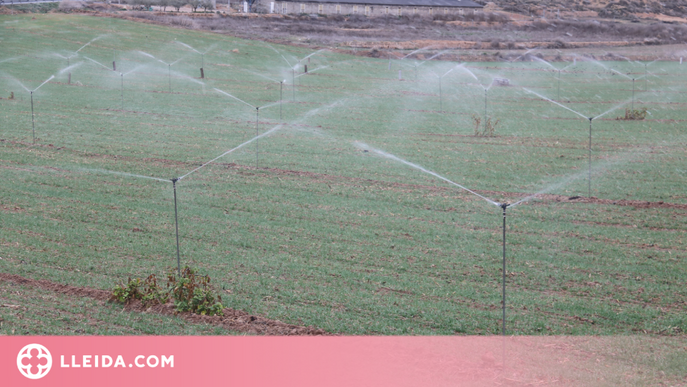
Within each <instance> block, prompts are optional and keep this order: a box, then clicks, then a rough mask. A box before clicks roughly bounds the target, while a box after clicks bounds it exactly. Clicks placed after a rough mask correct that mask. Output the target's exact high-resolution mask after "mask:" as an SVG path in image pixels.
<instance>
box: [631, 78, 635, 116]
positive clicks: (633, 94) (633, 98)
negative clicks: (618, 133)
mask: <svg viewBox="0 0 687 387" xmlns="http://www.w3.org/2000/svg"><path fill="white" fill-rule="evenodd" d="M632 111H633V112H634V111H635V79H634V78H632Z"/></svg>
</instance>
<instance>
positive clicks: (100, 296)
mask: <svg viewBox="0 0 687 387" xmlns="http://www.w3.org/2000/svg"><path fill="white" fill-rule="evenodd" d="M0 280H3V281H10V282H14V283H16V284H20V285H24V286H31V287H35V288H39V289H43V290H47V291H51V292H55V293H60V294H64V295H67V296H76V297H89V298H93V299H96V300H98V301H102V302H103V303H105V302H108V300H109V299H110V296H111V295H112V294H111V293H110V292H109V291H107V290H101V289H92V288H85V287H77V286H70V285H62V284H58V283H55V282H51V281H47V280H34V279H29V278H25V277H22V276H18V275H14V274H6V273H0ZM125 308H126V310H128V311H131V312H145V313H157V314H161V315H167V316H173V315H176V316H179V317H181V318H183V319H184V320H186V321H188V322H190V323H194V324H211V325H216V326H221V327H223V328H224V329H226V330H229V331H234V332H241V333H248V334H259V335H275V336H289V335H298V336H314V335H329V333H327V332H325V331H324V330H322V329H317V328H314V327H302V326H297V325H291V324H286V323H283V322H281V321H277V320H270V319H268V318H264V317H260V316H254V315H250V314H248V313H246V312H242V311H240V310H235V309H231V308H225V309H224V316H200V315H196V314H191V313H179V312H176V311H175V310H174V305H173V304H171V303H168V304H165V305H156V306H153V307H150V308H146V307H144V306H143V305H142V304H141V303H140V302H135V303H131V304H128V305H126V307H125Z"/></svg>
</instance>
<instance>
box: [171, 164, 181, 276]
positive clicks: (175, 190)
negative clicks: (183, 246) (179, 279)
mask: <svg viewBox="0 0 687 387" xmlns="http://www.w3.org/2000/svg"><path fill="white" fill-rule="evenodd" d="M177 181H179V178H178V177H175V178H174V179H172V187H173V188H174V225H175V228H176V234H177V273H178V274H179V276H181V256H180V255H179V217H178V212H177Z"/></svg>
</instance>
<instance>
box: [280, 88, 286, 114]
mask: <svg viewBox="0 0 687 387" xmlns="http://www.w3.org/2000/svg"><path fill="white" fill-rule="evenodd" d="M284 82H286V79H284V80H283V81H281V82H279V119H280V120H281V105H282V101H283V100H284Z"/></svg>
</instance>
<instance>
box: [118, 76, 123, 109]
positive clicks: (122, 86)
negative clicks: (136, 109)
mask: <svg viewBox="0 0 687 387" xmlns="http://www.w3.org/2000/svg"><path fill="white" fill-rule="evenodd" d="M119 77H120V78H121V80H122V82H121V84H122V87H121V92H122V110H124V73H119Z"/></svg>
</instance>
